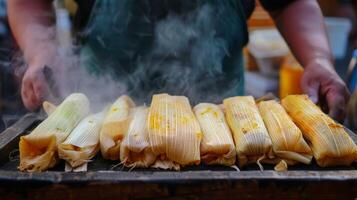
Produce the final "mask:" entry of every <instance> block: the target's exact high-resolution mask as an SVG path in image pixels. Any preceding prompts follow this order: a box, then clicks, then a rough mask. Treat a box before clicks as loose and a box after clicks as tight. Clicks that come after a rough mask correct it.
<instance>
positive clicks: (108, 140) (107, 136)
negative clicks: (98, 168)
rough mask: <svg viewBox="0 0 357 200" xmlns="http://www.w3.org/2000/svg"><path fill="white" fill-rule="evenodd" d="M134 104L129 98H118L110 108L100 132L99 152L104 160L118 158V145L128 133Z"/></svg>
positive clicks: (124, 96)
mask: <svg viewBox="0 0 357 200" xmlns="http://www.w3.org/2000/svg"><path fill="white" fill-rule="evenodd" d="M134 107H135V103H134V102H133V100H131V98H130V97H128V96H126V95H123V96H121V97H119V98H118V99H117V100H116V101H115V102H114V103H113V105H112V106H111V107H110V109H109V111H108V113H107V116H106V117H105V119H104V122H103V126H102V129H101V131H100V150H101V153H102V156H103V157H104V158H105V159H110V160H118V159H119V158H120V144H121V142H122V140H123V138H124V135H125V134H126V132H127V131H128V128H129V124H130V121H131V119H132V113H131V112H132V108H134Z"/></svg>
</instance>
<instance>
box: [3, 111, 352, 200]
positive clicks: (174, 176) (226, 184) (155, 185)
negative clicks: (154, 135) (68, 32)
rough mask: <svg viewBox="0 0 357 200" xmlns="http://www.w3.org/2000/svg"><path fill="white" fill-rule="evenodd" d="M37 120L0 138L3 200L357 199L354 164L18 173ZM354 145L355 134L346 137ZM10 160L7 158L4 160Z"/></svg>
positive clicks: (98, 165)
mask: <svg viewBox="0 0 357 200" xmlns="http://www.w3.org/2000/svg"><path fill="white" fill-rule="evenodd" d="M42 119H43V118H42V117H41V116H39V115H37V114H27V115H25V116H24V117H22V118H21V119H20V120H19V121H18V122H16V123H15V124H14V125H13V126H11V127H9V128H8V129H6V130H5V131H4V132H3V133H1V134H0V195H1V196H2V197H4V199H7V198H8V199H14V198H21V197H27V198H30V199H38V198H41V199H42V198H44V199H46V198H49V199H57V198H58V199H63V198H68V199H73V198H77V197H78V198H88V199H96V198H104V199H105V198H108V199H111V197H113V196H117V197H122V198H135V199H141V198H155V199H157V198H167V199H171V198H172V199H173V198H174V197H175V198H176V197H181V198H194V199H195V198H211V199H236V198H237V197H238V196H239V197H240V198H242V199H244V198H247V199H255V198H273V197H279V198H289V199H290V198H293V199H300V198H306V197H307V196H309V197H310V195H313V196H317V195H322V196H323V198H324V199H329V198H339V199H353V198H357V165H356V163H355V164H354V165H352V166H351V167H333V168H320V167H318V166H317V165H316V163H313V164H312V165H309V166H306V165H296V166H289V170H288V171H287V172H275V171H274V170H273V166H267V165H265V170H264V171H260V170H259V168H258V167H256V166H251V167H248V168H244V169H242V171H236V170H235V169H233V168H229V167H218V166H217V167H215V166H204V165H200V166H194V167H186V168H183V169H182V170H181V171H180V172H176V171H163V170H154V169H128V168H122V167H121V166H119V167H116V168H113V166H114V165H116V164H118V162H119V161H117V162H113V161H108V160H104V159H102V158H101V156H100V155H99V154H98V155H97V156H96V157H95V158H94V160H93V161H92V162H90V163H89V164H88V171H87V172H64V163H61V164H59V165H58V166H57V167H55V168H54V169H51V170H49V171H47V172H42V173H26V172H19V171H18V170H17V166H18V164H19V161H18V160H17V159H13V158H11V157H13V156H12V155H13V154H14V152H16V149H17V148H18V142H19V137H20V136H21V135H23V134H27V133H28V132H30V131H31V130H32V129H33V128H34V127H35V126H36V125H37V124H38V123H40V122H41V121H42ZM350 134H351V136H352V138H353V140H354V141H355V142H357V135H355V134H353V133H352V132H350ZM9 155H10V156H9Z"/></svg>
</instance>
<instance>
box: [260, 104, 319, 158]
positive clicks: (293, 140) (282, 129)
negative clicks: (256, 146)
mask: <svg viewBox="0 0 357 200" xmlns="http://www.w3.org/2000/svg"><path fill="white" fill-rule="evenodd" d="M258 107H259V111H260V114H261V116H262V118H263V120H264V123H265V125H266V128H267V129H268V133H269V135H270V138H271V140H272V143H273V151H274V154H275V155H276V156H277V157H279V158H282V159H286V160H293V161H297V162H301V163H304V164H309V163H310V162H311V159H312V151H311V149H310V147H309V145H308V144H307V143H306V142H305V140H304V138H303V135H302V133H301V131H300V129H299V128H298V127H297V126H296V125H295V124H294V122H293V121H292V120H291V118H290V117H289V115H288V114H287V113H286V111H285V110H284V108H283V107H282V106H281V105H280V104H279V103H278V102H276V101H275V100H270V101H262V102H260V103H259V104H258Z"/></svg>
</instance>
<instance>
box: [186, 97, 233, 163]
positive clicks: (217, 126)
mask: <svg viewBox="0 0 357 200" xmlns="http://www.w3.org/2000/svg"><path fill="white" fill-rule="evenodd" d="M193 110H194V112H195V115H196V118H197V120H198V122H199V123H200V126H201V129H202V133H203V138H202V141H201V159H202V161H203V162H204V163H205V164H208V165H212V164H219V165H226V166H232V165H234V163H235V161H236V151H235V146H234V142H233V138H232V133H231V131H230V129H229V127H228V124H227V122H226V120H225V117H224V113H223V111H222V109H221V108H220V107H219V106H217V105H215V104H211V103H200V104H198V105H197V106H195V107H194V109H193Z"/></svg>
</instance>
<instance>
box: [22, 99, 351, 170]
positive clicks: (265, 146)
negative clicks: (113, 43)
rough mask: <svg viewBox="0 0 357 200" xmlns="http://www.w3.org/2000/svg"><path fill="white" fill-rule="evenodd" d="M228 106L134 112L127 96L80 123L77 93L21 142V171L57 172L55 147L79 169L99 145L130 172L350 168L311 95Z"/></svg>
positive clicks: (343, 136)
mask: <svg viewBox="0 0 357 200" xmlns="http://www.w3.org/2000/svg"><path fill="white" fill-rule="evenodd" d="M223 104H224V110H225V112H223V111H222V109H221V107H220V106H218V105H215V104H210V103H201V104H198V105H197V106H195V107H194V108H193V110H192V108H191V105H190V103H189V100H188V99H187V98H186V97H183V96H170V95H168V94H158V95H154V96H153V99H152V103H151V106H150V107H149V108H147V107H145V106H141V107H135V103H134V102H133V101H132V100H131V99H130V98H129V97H128V96H121V97H119V98H118V99H117V100H116V101H115V102H114V103H113V105H112V106H111V107H110V109H109V111H108V112H104V111H103V112H101V113H98V114H94V115H90V116H88V117H86V118H85V119H83V118H84V117H85V116H86V115H87V113H88V112H89V102H88V99H87V98H86V97H85V96H84V95H81V94H74V95H71V96H69V97H68V98H67V99H66V100H65V101H64V102H63V103H62V104H61V105H60V106H59V107H58V108H56V109H55V111H54V112H53V114H51V115H50V116H49V117H48V118H47V119H46V120H45V121H44V122H43V123H41V124H40V125H39V126H38V127H37V128H36V129H35V130H34V131H33V132H32V133H31V134H29V135H27V136H24V137H21V140H20V159H21V163H20V167H19V168H20V169H21V170H27V171H42V170H46V169H47V168H49V167H52V166H53V165H54V164H55V163H56V161H57V154H56V151H57V148H58V153H59V156H60V158H63V159H65V160H66V161H67V162H68V163H69V164H70V165H71V166H72V167H78V166H80V165H82V164H84V163H86V162H88V161H89V160H90V159H91V158H92V157H93V156H94V155H95V154H96V153H97V151H98V150H99V144H100V149H101V152H102V155H103V157H104V158H107V159H111V160H118V159H120V161H121V163H122V164H124V165H125V166H127V167H143V168H147V167H157V168H164V169H175V170H179V169H180V167H182V166H187V165H197V164H199V163H200V162H201V160H202V162H203V163H205V164H219V165H226V166H232V165H234V164H235V161H236V156H237V158H238V161H239V166H241V167H243V166H245V165H248V164H251V163H257V164H258V165H259V166H261V164H260V163H275V164H276V163H279V164H278V165H277V166H276V170H286V168H287V165H288V164H289V165H290V164H296V163H304V164H309V163H310V162H311V159H312V154H313V155H314V156H315V158H316V160H317V163H318V164H319V165H320V166H331V165H349V164H351V163H352V162H354V161H356V159H357V156H356V154H357V150H356V149H357V148H356V145H355V144H354V143H353V141H352V140H351V138H350V137H349V136H348V134H347V133H346V132H345V130H344V128H343V126H341V125H339V124H337V123H335V122H334V121H333V120H332V119H331V118H329V117H328V116H327V115H326V114H324V113H323V112H322V111H321V110H320V109H319V108H318V107H317V106H316V105H315V104H313V103H312V102H311V101H309V100H308V98H307V97H306V96H298V95H297V96H288V97H286V98H285V99H283V101H282V104H283V106H284V108H285V109H284V108H283V106H282V105H280V104H279V103H278V102H277V101H274V100H271V101H262V102H260V103H258V105H256V103H255V101H254V98H253V97H250V96H241V97H231V98H227V99H225V100H224V101H223ZM61 110H62V111H63V110H64V111H63V112H60V111H61ZM285 110H287V111H288V112H286V111H285ZM72 112H73V113H72ZM61 113H62V114H61ZM63 118H65V119H63ZM82 119H83V120H82ZM226 120H227V122H228V123H227V122H226ZM54 122H56V123H54ZM78 123H79V124H78ZM46 124H52V126H53V127H52V126H49V125H46ZM77 124H78V125H77ZM295 124H296V125H295ZM73 129H74V130H73ZM300 129H301V130H302V132H301V131H300ZM231 131H232V132H231ZM68 135H69V136H68ZM67 136H68V137H67ZM232 136H233V137H232ZM303 136H305V137H306V138H307V140H308V141H309V142H310V143H311V147H312V150H311V149H310V147H309V145H308V144H307V143H306V142H305V140H304V138H303ZM66 138H67V139H66Z"/></svg>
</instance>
